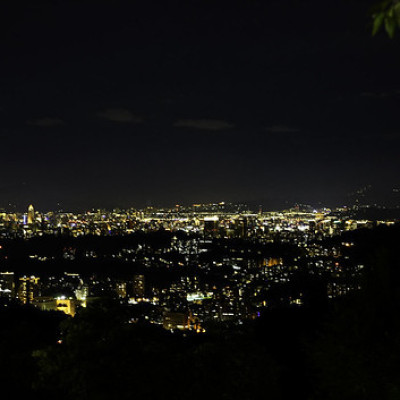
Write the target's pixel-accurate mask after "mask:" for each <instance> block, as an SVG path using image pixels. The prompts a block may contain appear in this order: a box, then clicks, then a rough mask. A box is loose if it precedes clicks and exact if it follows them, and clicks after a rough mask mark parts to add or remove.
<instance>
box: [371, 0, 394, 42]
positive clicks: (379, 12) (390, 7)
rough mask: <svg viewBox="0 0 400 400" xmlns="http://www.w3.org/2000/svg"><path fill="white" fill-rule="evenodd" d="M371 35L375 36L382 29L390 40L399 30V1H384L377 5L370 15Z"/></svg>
mask: <svg viewBox="0 0 400 400" xmlns="http://www.w3.org/2000/svg"><path fill="white" fill-rule="evenodd" d="M372 18H373V26H372V35H373V36H375V35H376V34H377V33H378V32H379V31H380V30H381V28H382V27H384V29H385V31H386V33H387V34H388V36H389V37H390V38H393V37H394V34H395V32H396V29H397V28H400V0H384V1H381V2H380V3H378V4H377V5H376V7H375V10H374V13H373V14H372Z"/></svg>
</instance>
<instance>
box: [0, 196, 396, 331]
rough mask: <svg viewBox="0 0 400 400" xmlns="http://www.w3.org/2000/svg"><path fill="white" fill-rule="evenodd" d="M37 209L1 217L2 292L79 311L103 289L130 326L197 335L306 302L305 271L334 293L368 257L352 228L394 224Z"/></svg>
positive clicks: (341, 218)
mask: <svg viewBox="0 0 400 400" xmlns="http://www.w3.org/2000/svg"><path fill="white" fill-rule="evenodd" d="M33 210H34V208H33V206H32V205H30V206H29V208H28V211H27V213H12V214H10V213H6V212H3V213H2V214H1V215H0V218H1V219H0V235H1V236H0V237H1V239H0V242H1V249H0V265H1V266H2V270H3V272H2V275H1V276H2V281H1V282H0V291H1V292H0V293H1V294H2V298H3V300H5V299H9V300H12V299H17V300H18V301H20V302H21V303H23V304H28V303H29V304H32V305H34V306H36V307H38V308H39V309H41V310H59V311H64V312H65V313H66V314H69V315H72V316H73V315H75V312H76V309H79V308H81V307H86V306H87V304H88V303H90V302H91V301H95V300H96V299H98V298H101V297H104V296H105V297H111V298H115V299H119V302H120V303H121V304H127V305H130V308H131V309H132V312H133V314H134V317H132V319H131V322H137V321H139V320H143V321H148V322H149V323H152V324H158V325H160V326H163V327H165V328H167V329H169V330H171V331H173V330H174V329H181V330H182V329H189V330H195V331H196V332H204V331H205V329H204V328H203V326H204V325H207V322H210V321H218V322H223V321H230V322H232V323H235V324H243V321H245V320H251V319H255V318H257V316H260V315H261V312H262V311H263V310H265V309H268V307H276V306H277V304H280V305H286V306H301V305H303V304H304V303H307V302H308V301H310V299H309V294H307V293H304V291H303V290H302V289H301V288H295V287H291V288H290V289H283V288H284V287H285V285H288V286H290V284H291V282H292V280H294V281H296V280H297V279H298V276H299V275H300V274H304V273H307V274H311V275H315V276H318V277H320V278H321V282H322V283H323V285H324V287H325V294H326V297H327V298H334V297H337V296H341V295H344V294H347V293H348V292H350V291H354V290H357V289H360V281H359V276H360V272H361V271H362V269H363V268H364V265H362V264H358V263H357V262H355V261H354V260H353V259H352V258H351V257H350V255H351V250H352V247H353V246H354V243H352V242H351V241H350V240H349V239H347V236H348V234H349V233H351V232H352V231H356V230H363V229H373V228H376V227H379V226H392V225H395V223H396V222H397V220H395V219H394V220H365V219H357V218H356V214H357V211H358V210H357V208H353V209H349V208H347V207H341V208H338V209H333V210H331V209H328V208H323V209H319V210H316V209H312V208H311V207H309V206H296V207H294V208H290V209H288V210H283V211H275V212H274V211H270V212H262V211H261V210H259V211H258V212H252V211H250V210H249V209H248V207H247V206H246V205H244V204H230V203H224V202H221V203H218V204H194V205H192V206H179V205H177V206H175V207H173V208H159V209H157V208H153V207H149V208H146V209H139V210H135V209H129V210H113V211H106V210H95V211H90V212H85V213H80V214H74V213H66V212H48V213H41V212H39V211H36V212H34V211H33ZM21 241H22V242H21ZM16 242H18V248H15V243H16ZM105 266H107V267H106V268H107V272H101V271H103V270H104V267H105ZM23 271H25V272H29V273H31V274H32V275H25V274H23V275H21V273H22V272H23ZM161 277H163V278H161ZM277 288H279V289H280V290H282V292H281V293H280V295H279V296H276V293H275V292H276V290H277ZM144 304H146V307H143V305H144ZM139 310H140V311H139Z"/></svg>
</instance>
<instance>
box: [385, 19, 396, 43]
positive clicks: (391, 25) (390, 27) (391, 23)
mask: <svg viewBox="0 0 400 400" xmlns="http://www.w3.org/2000/svg"><path fill="white" fill-rule="evenodd" d="M396 25H397V23H396V20H395V18H394V17H386V18H385V30H386V32H387V34H388V36H389V37H390V38H391V39H392V38H393V36H394V32H395V31H396Z"/></svg>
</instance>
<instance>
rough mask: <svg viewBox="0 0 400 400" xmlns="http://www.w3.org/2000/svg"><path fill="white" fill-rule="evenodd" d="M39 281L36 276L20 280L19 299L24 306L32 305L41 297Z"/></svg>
mask: <svg viewBox="0 0 400 400" xmlns="http://www.w3.org/2000/svg"><path fill="white" fill-rule="evenodd" d="M39 279H40V278H38V277H36V276H23V277H21V278H19V288H18V299H19V300H20V301H21V302H22V303H23V304H31V303H32V301H33V299H34V298H35V297H37V296H38V295H39Z"/></svg>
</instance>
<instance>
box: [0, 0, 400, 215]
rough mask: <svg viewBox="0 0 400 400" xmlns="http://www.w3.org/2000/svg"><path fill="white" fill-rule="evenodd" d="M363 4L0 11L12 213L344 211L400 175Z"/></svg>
mask: <svg viewBox="0 0 400 400" xmlns="http://www.w3.org/2000/svg"><path fill="white" fill-rule="evenodd" d="M373 3H374V2H373V1H372V2H371V1H365V0H363V1H361V0H335V1H331V2H321V1H320V0H318V1H317V0H309V1H300V0H297V1H296V0H287V1H285V0H278V1H268V0H264V1H258V0H242V1H234V0H232V1H229V2H225V1H217V0H215V1H206V0H203V1H200V0H197V1H194V0H186V1H165V0H164V1H151V0H148V1H143V2H139V1H137V2H136V1H118V0H113V1H105V0H104V1H101V0H97V1H94V0H93V1H84V0H82V1H77V0H76V1H72V0H71V1H67V0H64V1H61V0H59V1H56V0H48V1H41V0H35V1H30V2H22V1H17V0H10V1H7V0H4V1H2V2H1V5H0V13H1V16H0V27H1V28H0V51H1V52H0V57H1V62H0V143H1V158H0V160H1V161H0V162H1V180H0V208H1V207H6V206H7V204H8V203H11V204H16V205H17V207H18V208H20V209H24V208H25V207H26V206H27V204H29V203H31V202H32V203H33V204H35V207H36V208H37V209H43V210H45V209H56V208H57V207H58V206H57V203H60V204H61V207H63V208H64V209H73V208H82V209H85V208H89V207H99V206H102V207H114V206H122V207H127V206H133V207H135V206H137V207H139V206H145V205H166V206H168V205H173V204H177V203H178V204H187V203H192V202H217V201H218V202H219V201H234V202H235V201H245V202H249V203H263V204H265V205H266V206H267V207H268V206H270V207H278V206H281V205H282V204H287V203H285V202H289V203H291V202H303V203H304V202H308V203H313V204H316V203H318V202H323V203H324V204H329V205H332V204H340V203H341V202H344V201H345V199H346V194H347V193H349V192H351V191H354V190H355V189H357V188H358V187H361V186H363V185H365V184H372V185H378V186H382V187H383V186H385V187H392V186H394V185H398V184H399V181H400V179H399V171H400V168H399V167H400V157H399V145H400V128H399V115H400V112H399V110H400V107H399V106H400V101H399V100H400V74H399V72H400V39H399V38H400V32H397V34H396V35H395V38H394V39H393V40H391V39H389V38H388V37H387V36H386V35H385V34H384V33H383V32H382V33H380V34H379V35H377V36H376V37H372V36H371V16H370V6H371V4H373Z"/></svg>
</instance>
